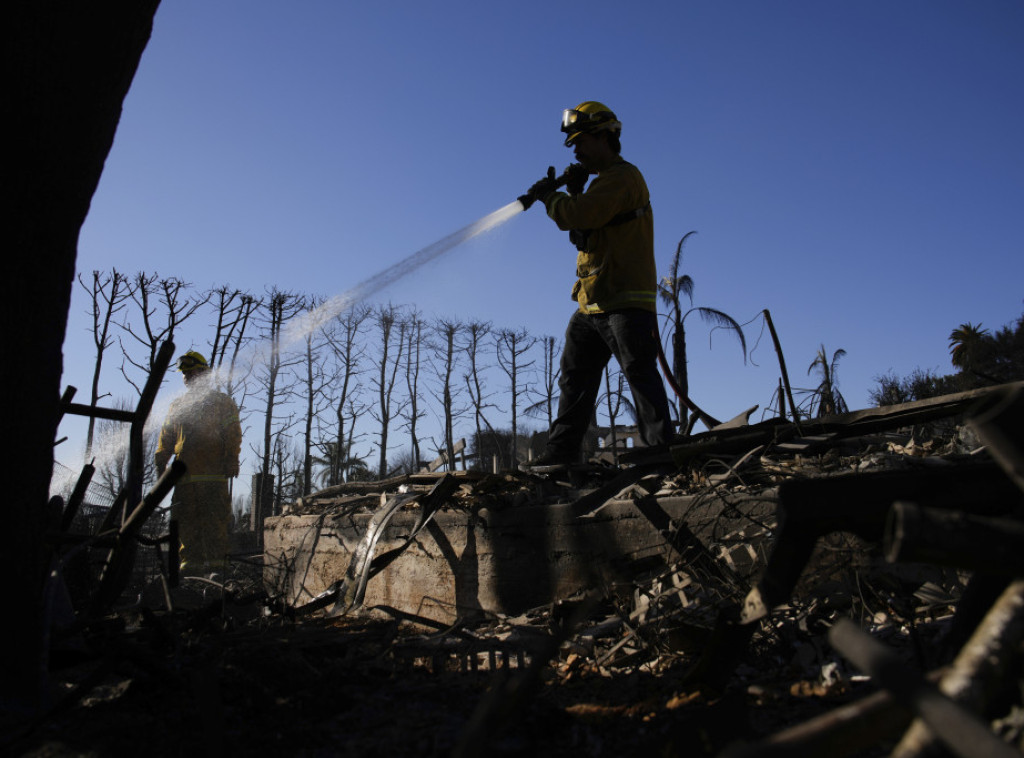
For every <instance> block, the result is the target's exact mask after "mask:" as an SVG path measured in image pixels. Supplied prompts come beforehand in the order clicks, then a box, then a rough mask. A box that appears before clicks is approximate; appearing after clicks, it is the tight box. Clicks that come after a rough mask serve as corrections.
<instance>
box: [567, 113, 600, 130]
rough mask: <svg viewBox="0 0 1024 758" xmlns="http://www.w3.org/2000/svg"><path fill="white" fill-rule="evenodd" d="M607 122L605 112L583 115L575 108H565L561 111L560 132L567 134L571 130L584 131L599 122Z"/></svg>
mask: <svg viewBox="0 0 1024 758" xmlns="http://www.w3.org/2000/svg"><path fill="white" fill-rule="evenodd" d="M607 120H608V112H607V111H599V112H597V113H584V112H583V111H578V110H576V109H575V108H566V109H565V110H564V111H562V131H563V132H568V131H569V130H571V129H586V128H587V127H588V126H593V125H594V124H596V123H600V122H601V121H607Z"/></svg>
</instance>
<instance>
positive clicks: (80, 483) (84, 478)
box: [60, 463, 96, 532]
mask: <svg viewBox="0 0 1024 758" xmlns="http://www.w3.org/2000/svg"><path fill="white" fill-rule="evenodd" d="M95 473H96V467H95V466H93V465H92V464H91V463H87V464H85V465H84V466H82V473H81V474H79V475H78V480H77V481H76V482H75V488H74V489H73V490H72V491H71V497H69V498H68V502H67V505H65V506H64V513H63V515H62V516H61V520H60V531H61V532H66V531H68V529H70V528H71V522H73V521H74V520H75V515H76V514H77V513H78V509H79V508H80V507H81V506H82V503H83V502H84V501H85V493H86V491H87V490H88V489H89V483H90V482H91V481H92V477H93V474H95Z"/></svg>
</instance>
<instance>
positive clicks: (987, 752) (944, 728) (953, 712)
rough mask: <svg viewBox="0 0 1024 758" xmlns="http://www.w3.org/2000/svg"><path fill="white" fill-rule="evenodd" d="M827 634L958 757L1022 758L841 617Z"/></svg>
mask: <svg viewBox="0 0 1024 758" xmlns="http://www.w3.org/2000/svg"><path fill="white" fill-rule="evenodd" d="M828 636H829V641H830V642H831V643H832V645H833V647H835V648H836V650H838V651H839V652H840V653H841V654H842V655H843V656H844V657H846V658H847V659H849V661H850V662H851V663H853V665H855V666H856V667H857V668H859V669H860V670H861V671H863V672H865V673H866V674H868V675H869V676H870V677H871V678H872V679H873V680H874V681H875V682H877V683H878V685H879V686H880V687H882V688H884V689H885V690H887V691H888V692H889V693H891V694H892V696H893V698H894V699H895V700H896V701H897V702H899V703H900V704H901V705H903V706H904V707H907V708H910V709H911V710H912V711H913V712H914V713H915V715H916V716H917V717H918V718H920V719H921V720H922V721H923V722H924V723H925V724H927V725H928V728H929V729H931V731H932V732H933V733H934V734H935V735H936V736H937V737H938V738H939V739H940V740H941V741H942V742H943V744H945V745H946V746H947V747H949V748H950V749H951V750H953V751H954V752H955V753H956V754H957V755H960V756H963V757H964V758H975V756H978V757H980V756H988V757H991V758H1020V753H1019V752H1017V751H1016V750H1014V749H1013V748H1012V747H1011V746H1010V745H1008V744H1006V743H1005V742H1003V741H1002V740H1001V739H999V737H997V736H996V735H995V734H993V732H992V730H991V729H990V728H989V725H988V724H987V723H985V722H984V721H982V720H981V719H980V718H979V717H978V716H977V715H975V714H974V713H971V712H970V711H969V710H967V709H966V708H964V707H963V706H961V705H959V704H958V703H956V702H954V701H953V700H952V699H951V698H949V697H948V696H946V695H944V694H943V693H941V692H939V691H938V690H937V689H935V688H934V687H932V686H930V685H929V684H927V683H926V682H925V680H924V678H923V677H921V676H920V675H919V674H917V673H916V672H914V671H911V670H909V669H908V668H907V667H906V666H905V665H904V664H903V662H902V661H901V660H900V659H899V656H897V655H896V654H895V653H894V652H893V651H891V650H889V649H888V648H886V647H885V646H884V645H882V644H881V643H880V642H878V641H877V640H875V639H874V638H873V637H872V636H871V635H870V634H868V633H867V632H865V631H863V630H862V629H861V628H860V627H859V626H857V625H856V624H855V623H854V622H852V621H850V620H849V619H840V620H839V621H838V622H837V623H836V625H835V626H833V627H832V629H831V630H830V631H829V635H828Z"/></svg>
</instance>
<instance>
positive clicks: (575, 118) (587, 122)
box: [562, 100, 622, 147]
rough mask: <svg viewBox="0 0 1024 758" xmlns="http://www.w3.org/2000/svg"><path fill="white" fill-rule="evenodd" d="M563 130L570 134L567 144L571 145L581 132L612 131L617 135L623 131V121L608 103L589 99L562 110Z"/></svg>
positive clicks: (566, 139) (566, 140) (567, 145)
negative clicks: (616, 116) (616, 115)
mask: <svg viewBox="0 0 1024 758" xmlns="http://www.w3.org/2000/svg"><path fill="white" fill-rule="evenodd" d="M562 131H563V132H565V134H566V135H568V136H567V137H566V138H565V146H566V147H569V146H570V145H572V143H573V141H575V139H576V138H577V137H579V136H580V135H581V134H594V133H595V132H612V133H614V134H616V135H617V134H619V133H620V132H622V123H621V122H620V121H619V120H618V119H617V118H615V114H614V113H612V110H611V108H609V107H608V106H607V105H604V104H602V103H599V102H597V101H596V100H587V101H586V102H582V103H580V104H579V105H577V106H576V107H575V108H567V109H566V110H565V111H563V112H562Z"/></svg>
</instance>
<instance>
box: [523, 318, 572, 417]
mask: <svg viewBox="0 0 1024 758" xmlns="http://www.w3.org/2000/svg"><path fill="white" fill-rule="evenodd" d="M540 343H541V347H542V349H543V358H544V365H543V369H542V372H541V381H540V384H541V388H542V392H541V393H539V394H540V400H538V401H537V402H535V403H533V404H532V405H530V406H529V407H527V408H526V410H525V411H523V412H524V413H525V414H526V415H527V416H539V417H541V418H543V419H544V420H545V422H546V423H547V426H548V428H551V424H552V423H553V422H554V420H555V404H556V402H557V399H558V392H557V390H558V377H559V376H561V373H562V369H561V366H559V365H558V342H557V340H556V339H555V338H554V337H551V336H545V337H541V338H540ZM536 396H537V395H536V394H535V395H534V397H536Z"/></svg>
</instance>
